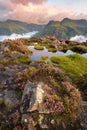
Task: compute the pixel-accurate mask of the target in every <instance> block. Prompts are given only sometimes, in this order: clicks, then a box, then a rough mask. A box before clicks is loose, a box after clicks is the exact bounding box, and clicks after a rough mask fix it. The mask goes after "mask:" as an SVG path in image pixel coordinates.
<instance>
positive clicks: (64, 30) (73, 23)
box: [37, 18, 87, 39]
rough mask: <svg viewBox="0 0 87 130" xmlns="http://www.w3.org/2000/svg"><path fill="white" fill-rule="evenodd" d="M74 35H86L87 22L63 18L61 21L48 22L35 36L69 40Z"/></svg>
mask: <svg viewBox="0 0 87 130" xmlns="http://www.w3.org/2000/svg"><path fill="white" fill-rule="evenodd" d="M75 35H87V20H85V19H77V20H72V19H69V18H64V19H63V20H62V21H53V20H52V21H49V23H48V24H47V25H46V26H45V28H44V29H43V30H42V31H41V32H39V33H38V34H37V36H39V37H40V36H41V37H44V36H55V37H56V38H58V39H69V38H71V37H73V36H75Z"/></svg>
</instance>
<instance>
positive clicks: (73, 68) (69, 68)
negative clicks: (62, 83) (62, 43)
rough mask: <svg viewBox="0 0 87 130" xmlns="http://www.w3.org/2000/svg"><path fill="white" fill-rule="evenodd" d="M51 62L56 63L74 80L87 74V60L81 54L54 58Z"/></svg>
mask: <svg viewBox="0 0 87 130" xmlns="http://www.w3.org/2000/svg"><path fill="white" fill-rule="evenodd" d="M51 61H52V62H53V63H56V64H57V65H58V66H59V67H60V68H61V69H62V70H63V71H64V72H65V74H68V75H69V76H70V77H71V78H72V79H73V80H76V79H78V78H79V77H80V76H82V75H84V74H85V73H86V72H87V59H86V58H84V57H82V56H80V55H79V54H73V55H69V56H66V57H64V56H53V57H51Z"/></svg>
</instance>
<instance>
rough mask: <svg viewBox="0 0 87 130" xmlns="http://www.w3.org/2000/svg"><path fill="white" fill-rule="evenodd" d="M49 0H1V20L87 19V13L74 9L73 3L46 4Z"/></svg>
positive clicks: (37, 21) (31, 21)
mask: <svg viewBox="0 0 87 130" xmlns="http://www.w3.org/2000/svg"><path fill="white" fill-rule="evenodd" d="M47 1H48V0H8V1H2V0H0V20H6V19H15V20H19V21H24V22H28V23H37V24H45V23H48V22H49V21H50V20H62V19H63V18H65V17H68V18H72V19H80V18H85V19H87V14H84V12H82V13H79V12H76V11H75V10H73V9H72V6H71V4H70V3H69V4H66V5H62V6H60V4H58V3H57V4H56V3H54V4H49V5H46V4H44V2H47Z"/></svg>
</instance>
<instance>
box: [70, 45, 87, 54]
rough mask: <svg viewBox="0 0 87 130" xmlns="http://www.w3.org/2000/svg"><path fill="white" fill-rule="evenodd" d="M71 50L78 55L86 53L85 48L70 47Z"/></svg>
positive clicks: (83, 46) (82, 46)
mask: <svg viewBox="0 0 87 130" xmlns="http://www.w3.org/2000/svg"><path fill="white" fill-rule="evenodd" d="M71 50H73V51H75V52H78V53H87V46H85V45H78V46H74V47H72V48H71Z"/></svg>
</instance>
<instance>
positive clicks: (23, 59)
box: [13, 56, 31, 64]
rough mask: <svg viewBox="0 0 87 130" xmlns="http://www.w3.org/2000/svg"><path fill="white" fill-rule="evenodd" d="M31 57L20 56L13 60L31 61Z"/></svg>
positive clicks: (20, 61)
mask: <svg viewBox="0 0 87 130" xmlns="http://www.w3.org/2000/svg"><path fill="white" fill-rule="evenodd" d="M30 62H31V59H30V58H29V57H24V56H20V57H18V58H16V59H14V60H13V63H16V64H18V63H30Z"/></svg>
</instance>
